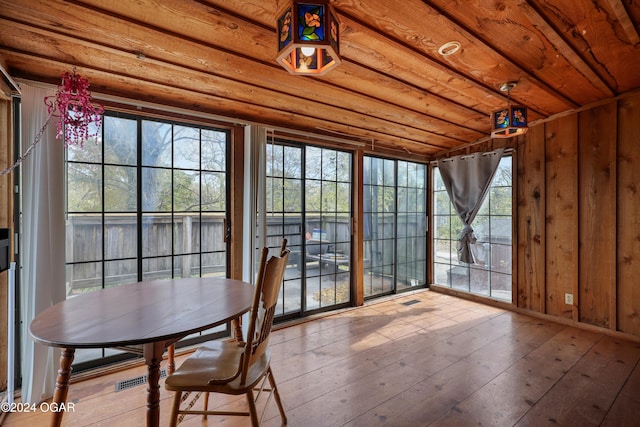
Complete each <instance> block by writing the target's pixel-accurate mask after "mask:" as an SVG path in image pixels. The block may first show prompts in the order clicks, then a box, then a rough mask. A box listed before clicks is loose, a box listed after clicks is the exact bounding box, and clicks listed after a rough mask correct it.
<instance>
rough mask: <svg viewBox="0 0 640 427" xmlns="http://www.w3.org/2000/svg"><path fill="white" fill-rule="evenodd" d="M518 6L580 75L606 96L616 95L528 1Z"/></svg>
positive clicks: (523, 1) (524, 0) (525, 0)
mask: <svg viewBox="0 0 640 427" xmlns="http://www.w3.org/2000/svg"><path fill="white" fill-rule="evenodd" d="M518 6H519V7H520V8H521V9H523V10H524V11H525V16H526V17H527V19H529V21H530V22H531V24H532V25H533V26H535V27H536V28H538V29H539V31H540V34H544V36H545V37H546V38H547V39H548V40H549V42H550V43H551V45H552V46H555V48H556V49H557V52H558V54H560V55H562V56H563V57H564V58H566V59H567V61H569V63H570V64H571V65H572V66H573V67H575V69H576V70H577V71H578V72H579V73H580V74H582V75H583V76H585V77H586V78H587V79H588V80H589V81H590V82H591V83H592V84H593V86H595V87H596V88H598V89H599V90H600V91H602V93H603V94H604V95H605V96H607V97H612V96H614V95H615V92H614V91H613V89H612V88H611V87H609V85H608V84H607V83H606V82H605V81H604V80H603V79H602V77H600V75H599V74H598V73H597V72H596V71H595V70H594V69H593V68H592V67H591V66H590V65H589V64H588V63H587V62H586V61H585V60H584V59H583V58H582V57H581V56H580V55H579V54H578V53H577V52H576V51H575V50H574V49H573V47H572V46H571V45H570V44H569V43H567V41H566V40H565V39H564V38H563V37H562V35H561V34H560V33H559V32H558V31H557V30H556V29H555V28H554V27H553V26H552V25H551V24H550V23H549V22H548V21H547V19H546V18H545V17H544V16H543V15H542V14H541V13H540V12H539V11H538V10H537V9H536V8H535V7H534V6H533V5H532V4H531V3H530V2H529V1H528V0H522V1H521V2H520V3H519V5H518Z"/></svg>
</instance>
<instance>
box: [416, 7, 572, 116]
mask: <svg viewBox="0 0 640 427" xmlns="http://www.w3.org/2000/svg"><path fill="white" fill-rule="evenodd" d="M429 6H430V7H432V8H433V9H434V10H437V11H438V13H440V14H441V15H442V16H444V17H446V18H447V19H448V20H450V21H451V22H452V23H454V24H455V25H456V26H458V27H460V28H462V29H464V32H465V33H466V34H467V37H470V38H474V39H475V40H476V41H477V43H478V44H481V45H483V46H484V47H486V48H487V49H488V50H492V51H494V52H496V53H498V54H499V55H500V56H501V57H502V58H504V59H505V60H506V61H507V62H509V63H510V64H512V66H513V67H515V68H517V69H518V72H520V73H522V74H523V75H524V76H525V78H524V80H527V81H529V82H531V83H532V84H533V85H535V86H537V87H539V88H541V89H542V90H544V91H546V92H547V93H549V94H553V96H555V97H556V98H558V99H561V100H562V101H564V102H565V103H567V104H568V105H570V106H571V108H576V107H578V106H579V104H578V103H577V102H576V101H574V100H573V99H571V98H570V97H569V96H568V95H567V94H564V93H562V92H560V91H558V90H556V89H554V88H553V87H551V86H550V85H549V84H547V83H546V82H544V81H543V80H541V79H540V78H538V77H537V76H536V75H535V74H533V73H531V72H529V71H527V69H526V67H525V66H523V65H522V64H519V63H518V62H517V61H516V60H515V59H514V58H511V57H508V56H506V55H505V54H504V53H503V52H502V51H501V50H500V49H498V48H497V47H496V46H494V45H492V44H491V43H489V42H488V41H487V40H484V39H482V38H481V37H479V36H478V34H477V33H476V32H474V31H473V30H471V29H470V28H468V27H467V26H466V25H464V24H463V23H462V22H460V21H459V20H457V19H455V18H454V17H453V16H451V15H450V14H448V13H447V12H445V11H444V10H442V9H440V8H439V7H438V6H437V5H435V4H433V3H431V2H429ZM514 80H515V79H512V80H510V81H514ZM504 83H506V81H505V82H504ZM481 84H484V83H481ZM485 86H486V87H487V88H488V89H489V90H492V91H494V92H495V93H496V94H497V95H499V96H502V97H503V98H504V100H505V101H506V100H507V96H505V95H504V93H502V92H501V91H500V87H499V86H498V87H492V86H489V85H485ZM511 99H513V100H514V101H516V102H519V103H520V104H522V105H527V107H528V108H529V109H530V110H533V111H536V112H537V113H539V114H540V115H541V116H543V117H548V116H549V115H550V114H551V112H550V111H540V110H536V109H535V108H531V107H530V105H531V103H529V102H526V101H523V100H520V101H518V96H517V93H516V94H515V95H513V96H512V97H511Z"/></svg>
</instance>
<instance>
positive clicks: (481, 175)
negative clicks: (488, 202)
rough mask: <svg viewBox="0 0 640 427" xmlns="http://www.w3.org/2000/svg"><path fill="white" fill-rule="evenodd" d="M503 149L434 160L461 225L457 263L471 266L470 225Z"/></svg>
mask: <svg viewBox="0 0 640 427" xmlns="http://www.w3.org/2000/svg"><path fill="white" fill-rule="evenodd" d="M503 154H504V149H499V150H496V151H492V152H490V153H475V154H469V155H463V156H455V157H451V158H448V159H441V160H438V170H439V171H440V175H441V176H442V181H443V182H444V186H445V188H446V189H447V193H449V198H450V199H451V202H452V203H453V206H454V208H455V210H456V212H457V213H458V216H459V217H460V219H461V220H462V222H463V223H464V228H463V230H462V233H461V234H460V237H459V238H458V242H459V243H458V259H459V260H460V261H462V262H466V263H469V264H473V263H474V262H475V260H474V258H473V253H472V252H471V245H472V244H473V243H475V242H476V237H475V235H474V234H473V228H472V227H471V223H472V222H473V220H474V218H475V217H476V214H477V213H478V210H480V206H481V205H482V202H483V200H484V198H485V196H486V195H487V191H488V190H489V186H490V185H491V180H492V179H493V175H494V174H495V173H496V169H498V165H499V164H500V159H501V158H502V155H503Z"/></svg>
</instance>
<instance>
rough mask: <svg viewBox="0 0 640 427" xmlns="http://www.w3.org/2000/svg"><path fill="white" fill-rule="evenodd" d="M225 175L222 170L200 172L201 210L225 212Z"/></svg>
mask: <svg viewBox="0 0 640 427" xmlns="http://www.w3.org/2000/svg"><path fill="white" fill-rule="evenodd" d="M226 188H227V175H226V173H223V172H203V173H202V199H201V206H202V210H203V211H208V212H225V211H226V209H227V189H226Z"/></svg>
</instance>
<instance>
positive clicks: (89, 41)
mask: <svg viewBox="0 0 640 427" xmlns="http://www.w3.org/2000/svg"><path fill="white" fill-rule="evenodd" d="M0 19H1V18H0ZM130 23H131V24H136V23H135V22H133V21H131V22H130ZM19 24H21V25H24V26H25V27H28V28H29V29H30V30H35V29H36V28H39V29H40V30H42V31H46V32H51V29H48V28H42V27H36V26H33V25H26V24H24V23H23V22H19ZM156 31H161V30H158V29H156ZM55 34H56V35H58V36H59V37H67V38H69V39H70V40H73V41H76V40H82V38H80V37H78V36H77V35H74V36H73V37H71V36H69V35H67V34H65V33H59V32H55ZM173 37H176V38H178V39H181V40H182V37H181V35H179V34H174V35H173ZM84 41H85V42H86V43H90V44H99V45H100V46H102V47H103V48H104V49H105V50H109V49H115V48H113V47H112V46H110V45H107V44H100V43H97V42H94V41H93V40H88V39H84ZM191 42H193V43H196V44H199V45H202V44H203V43H202V42H199V41H197V40H195V41H194V40H191ZM209 47H211V48H214V47H213V46H209ZM115 50H116V51H117V50H118V49H115ZM120 52H122V51H120ZM133 54H134V53H133V52H132V55H133ZM150 59H151V58H145V60H150ZM163 61H164V62H168V63H171V62H169V61H165V60H163ZM174 64H175V63H174ZM180 66H184V65H182V64H180ZM185 68H187V67H185ZM216 77H218V78H226V77H221V76H219V75H216ZM236 81H239V82H241V83H243V84H247V82H246V81H244V80H242V81H240V80H236ZM319 84H322V83H321V82H319ZM265 89H266V90H273V89H272V88H265ZM283 94H284V95H290V94H286V93H284V92H283ZM335 98H339V97H335ZM314 102H318V101H317V100H314ZM327 105H330V104H327ZM335 106H336V105H334V107H335ZM404 109H405V110H406V108H404ZM378 111H379V110H378ZM417 113H419V114H421V115H425V116H427V117H433V116H429V115H428V114H427V113H425V112H417ZM361 114H368V113H361ZM370 116H371V117H375V118H377V119H380V120H388V119H385V118H382V117H377V116H373V115H370ZM404 118H405V119H406V115H404ZM433 118H434V119H436V120H440V119H438V118H437V117H433ZM417 120H418V119H417ZM419 120H420V121H421V122H422V123H425V122H424V120H422V119H419ZM396 123H397V124H399V125H402V126H409V124H408V123H407V122H402V123H400V122H396ZM451 125H455V126H456V127H458V128H466V127H464V126H460V125H459V124H457V123H451ZM409 127H411V126H409ZM413 128H415V129H417V130H419V131H422V132H427V133H429V134H432V135H437V136H441V137H448V138H451V137H452V136H451V134H453V132H451V131H450V132H447V133H446V134H445V133H443V132H437V131H434V130H430V129H428V128H419V127H416V126H413ZM466 129H469V130H471V131H473V132H478V130H476V129H471V128H466ZM454 139H456V140H458V141H465V140H463V139H461V138H455V137H454Z"/></svg>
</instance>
